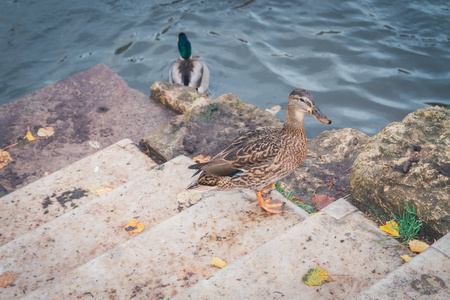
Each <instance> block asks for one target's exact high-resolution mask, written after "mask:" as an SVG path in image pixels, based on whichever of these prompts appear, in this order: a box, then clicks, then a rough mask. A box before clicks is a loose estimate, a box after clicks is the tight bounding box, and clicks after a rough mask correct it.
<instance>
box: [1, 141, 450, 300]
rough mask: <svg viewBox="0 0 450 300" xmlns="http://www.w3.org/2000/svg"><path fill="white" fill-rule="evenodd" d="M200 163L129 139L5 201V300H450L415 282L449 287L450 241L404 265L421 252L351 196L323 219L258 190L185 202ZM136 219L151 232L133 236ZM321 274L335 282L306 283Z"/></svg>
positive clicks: (445, 293)
mask: <svg viewBox="0 0 450 300" xmlns="http://www.w3.org/2000/svg"><path fill="white" fill-rule="evenodd" d="M190 164H192V161H191V160H190V159H189V158H187V157H183V156H180V157H177V158H175V159H173V160H171V161H169V162H167V163H165V164H164V165H163V166H157V165H156V164H155V163H154V162H153V161H151V160H150V159H149V158H148V157H147V156H145V155H144V154H142V153H141V152H140V151H139V149H138V148H137V147H136V146H135V145H134V144H133V143H132V142H131V141H130V140H122V141H120V142H118V143H116V144H114V145H112V146H110V147H108V148H105V149H103V150H101V151H98V152H97V153H95V154H93V155H91V156H88V157H86V158H85V159H83V160H80V161H78V162H76V163H74V164H72V165H69V166H67V167H65V168H63V169H61V170H59V171H57V172H55V173H53V174H50V175H48V176H47V177H45V178H42V179H40V180H38V181H35V182H34V183H32V184H30V185H28V186H25V187H23V188H22V189H20V190H17V191H15V192H13V193H11V194H8V195H6V196H4V197H3V198H0V228H1V231H0V273H3V272H6V271H11V272H12V273H13V276H14V279H15V281H14V283H13V285H11V286H8V287H5V288H0V299H20V298H24V299H131V298H136V299H169V298H170V299H350V298H355V299H389V298H392V299H402V298H408V299H411V298H412V299H429V298H430V297H431V298H434V299H448V297H449V294H448V288H447V290H445V289H440V290H439V291H437V292H436V293H434V294H432V295H425V294H423V293H420V292H418V291H416V290H415V289H413V288H412V287H411V282H412V281H413V280H417V279H420V276H421V275H423V274H429V275H433V276H438V277H439V278H440V279H442V280H443V281H444V282H445V283H446V284H447V286H449V283H450V274H449V272H450V261H449V257H450V250H449V249H450V235H447V236H446V237H444V238H443V239H441V240H439V241H438V242H437V243H435V244H434V245H433V246H432V247H430V248H429V249H428V250H426V251H425V252H423V253H422V254H420V255H418V256H416V257H415V258H414V259H413V260H411V261H410V262H408V263H406V264H405V263H404V262H403V260H402V259H401V258H400V255H403V254H409V255H411V256H412V254H411V253H409V251H408V250H407V249H406V248H404V247H401V246H399V245H398V243H397V242H396V241H395V240H393V239H390V238H389V237H388V236H386V235H385V234H384V233H382V232H381V231H380V230H379V229H378V228H377V226H376V225H375V224H374V223H373V222H372V221H370V220H369V219H367V218H366V217H365V216H364V215H363V214H362V213H360V212H359V211H357V209H356V208H355V207H353V206H352V205H350V204H349V203H348V202H347V201H345V200H343V199H340V200H338V201H336V202H335V203H333V204H331V205H330V206H328V207H326V208H325V209H323V210H322V211H321V212H319V213H317V214H314V215H313V216H309V215H308V214H306V213H305V212H304V211H303V210H301V209H300V208H298V207H297V206H295V205H294V204H292V203H291V202H289V201H288V202H286V205H285V207H284V211H285V212H284V213H283V214H282V215H275V214H270V213H267V212H265V211H263V210H262V209H261V208H259V206H258V205H256V203H257V202H256V197H255V194H254V193H253V192H251V191H247V190H244V191H205V192H204V193H203V197H202V198H203V199H202V200H201V201H200V202H199V203H197V204H195V205H191V203H184V202H179V200H178V199H179V198H177V195H178V194H179V193H181V192H184V191H185V190H186V186H187V185H188V184H189V183H190V182H191V180H192V178H191V176H192V174H193V172H194V171H193V170H189V169H187V166H189V165H190ZM272 196H273V198H274V200H279V201H284V200H285V199H284V198H283V196H281V195H280V194H279V193H278V192H276V191H272ZM132 218H138V219H139V220H140V221H142V222H144V224H145V226H146V228H145V230H144V231H143V232H142V233H140V234H135V235H130V234H129V233H128V232H127V231H125V229H124V226H125V224H126V223H127V222H128V221H129V220H131V219H132ZM214 257H220V258H222V259H223V260H225V261H226V262H227V264H228V265H227V266H226V267H225V268H223V269H218V268H216V267H213V266H211V264H210V263H211V260H212V259H213V258H214ZM312 267H321V268H323V269H325V270H327V271H328V274H329V275H330V276H331V277H332V278H333V279H334V281H332V282H329V283H326V284H324V285H321V286H316V287H310V286H307V285H305V284H303V283H302V280H301V277H302V275H303V274H305V273H306V272H307V270H308V269H309V268H312Z"/></svg>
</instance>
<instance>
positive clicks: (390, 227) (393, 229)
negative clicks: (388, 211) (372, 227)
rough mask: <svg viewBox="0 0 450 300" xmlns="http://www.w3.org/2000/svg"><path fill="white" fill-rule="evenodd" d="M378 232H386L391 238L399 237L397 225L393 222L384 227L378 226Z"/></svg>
mask: <svg viewBox="0 0 450 300" xmlns="http://www.w3.org/2000/svg"><path fill="white" fill-rule="evenodd" d="M380 230H382V231H384V232H387V233H389V234H391V235H393V236H399V235H400V234H399V232H398V224H397V222H395V221H389V222H387V223H386V225H383V226H380Z"/></svg>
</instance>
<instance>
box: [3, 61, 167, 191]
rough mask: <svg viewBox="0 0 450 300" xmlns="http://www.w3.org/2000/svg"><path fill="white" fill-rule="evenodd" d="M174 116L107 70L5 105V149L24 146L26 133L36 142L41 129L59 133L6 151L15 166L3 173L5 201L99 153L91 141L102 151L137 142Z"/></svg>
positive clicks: (95, 70)
mask: <svg viewBox="0 0 450 300" xmlns="http://www.w3.org/2000/svg"><path fill="white" fill-rule="evenodd" d="M173 115H174V113H173V112H171V111H169V110H166V109H165V108H164V107H163V106H162V105H161V104H160V103H157V102H155V101H153V100H149V98H148V96H146V95H144V94H142V93H141V92H139V91H137V90H133V89H130V88H129V87H128V85H127V83H126V82H125V81H124V80H123V79H122V78H120V77H119V76H118V75H117V74H115V73H114V72H112V71H111V70H110V69H108V68H107V67H106V66H105V65H103V64H99V65H96V66H94V67H92V68H90V69H88V70H86V71H84V72H80V73H77V74H75V75H72V76H70V77H68V78H65V79H63V80H61V81H58V82H56V83H54V84H52V85H49V86H47V87H45V88H42V89H40V90H38V91H36V92H34V93H32V94H30V95H27V96H25V97H22V98H20V99H18V100H16V101H14V102H12V103H8V104H5V105H2V106H0V149H1V148H4V147H6V146H8V145H11V144H14V143H16V142H17V141H18V140H21V139H22V138H23V137H24V136H25V134H26V133H27V127H30V131H31V133H32V134H33V135H34V136H37V135H36V133H37V131H38V129H39V128H41V127H42V125H45V126H51V127H53V128H54V129H55V133H54V135H53V136H51V137H50V138H48V139H41V140H35V141H33V142H30V143H28V144H27V145H24V146H23V147H19V146H16V147H12V148H9V149H7V151H8V152H9V153H10V154H11V156H12V159H13V160H14V161H13V162H9V164H8V165H7V166H6V167H4V168H3V169H1V170H0V196H3V195H5V194H8V193H10V192H12V191H14V190H15V189H17V188H19V187H22V186H24V185H26V184H28V183H31V182H33V181H35V180H37V179H39V178H41V177H43V176H44V174H45V172H49V173H51V172H54V171H56V170H59V169H61V168H62V167H65V166H66V165H68V164H71V163H73V162H75V161H77V160H79V159H81V158H83V157H85V156H87V155H89V154H92V153H93V152H95V151H98V149H94V148H92V147H91V146H90V145H89V141H97V142H98V143H99V144H100V149H102V148H105V147H107V146H109V145H111V144H114V143H115V142H117V141H119V140H121V139H124V138H129V139H131V140H133V141H134V142H138V141H139V139H140V138H141V137H142V136H143V135H144V134H145V133H146V132H148V131H149V130H151V129H152V128H157V127H158V126H160V125H162V124H165V123H167V122H168V121H169V120H170V119H171V118H172V116H173Z"/></svg>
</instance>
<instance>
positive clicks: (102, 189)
mask: <svg viewBox="0 0 450 300" xmlns="http://www.w3.org/2000/svg"><path fill="white" fill-rule="evenodd" d="M112 189H113V187H112V184H106V183H102V182H98V181H96V182H95V183H94V184H92V185H91V186H89V187H88V190H89V192H91V194H94V195H96V196H101V195H103V194H106V193H107V192H109V191H111V190H112Z"/></svg>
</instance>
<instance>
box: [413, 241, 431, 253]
mask: <svg viewBox="0 0 450 300" xmlns="http://www.w3.org/2000/svg"><path fill="white" fill-rule="evenodd" d="M408 245H409V249H411V251H412V252H416V253H421V252H423V251H425V250H427V249H428V248H429V247H430V245H428V244H427V243H425V242H422V241H418V240H412V241H409V243H408Z"/></svg>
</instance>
